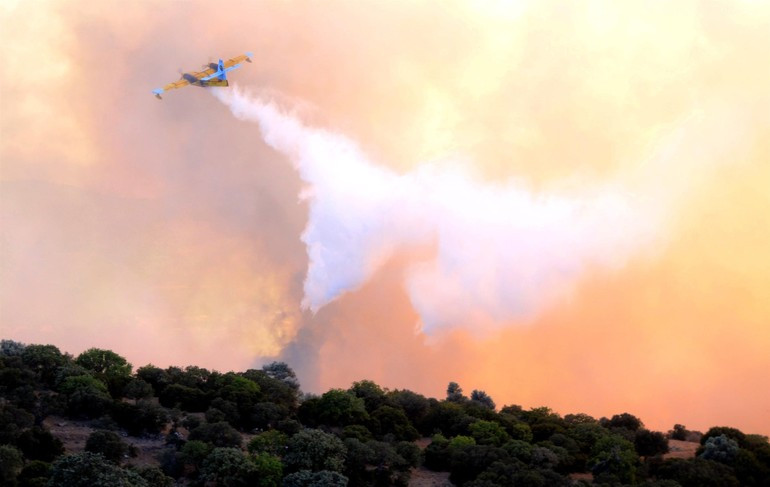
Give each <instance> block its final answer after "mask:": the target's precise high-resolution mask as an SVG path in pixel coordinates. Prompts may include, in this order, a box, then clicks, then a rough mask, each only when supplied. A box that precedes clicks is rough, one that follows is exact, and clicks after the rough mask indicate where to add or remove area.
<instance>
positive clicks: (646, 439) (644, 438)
mask: <svg viewBox="0 0 770 487" xmlns="http://www.w3.org/2000/svg"><path fill="white" fill-rule="evenodd" d="M634 448H636V452H637V453H638V454H639V455H640V456H644V457H651V456H655V455H662V454H664V453H668V440H667V439H666V437H665V435H664V434H663V433H660V432H658V431H650V430H648V429H644V428H642V429H639V430H637V432H636V436H635V438H634Z"/></svg>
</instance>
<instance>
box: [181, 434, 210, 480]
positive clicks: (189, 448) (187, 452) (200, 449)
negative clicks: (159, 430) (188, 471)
mask: <svg viewBox="0 0 770 487" xmlns="http://www.w3.org/2000/svg"><path fill="white" fill-rule="evenodd" d="M213 449H214V445H212V444H211V443H206V442H203V441H200V440H195V439H191V440H190V441H188V442H187V443H185V444H184V446H183V447H182V450H181V451H180V454H179V461H180V462H181V463H183V464H185V465H188V466H190V467H192V469H193V471H194V472H197V471H199V470H200V468H201V466H202V465H203V461H204V460H206V457H208V456H209V453H211V451H212V450H213Z"/></svg>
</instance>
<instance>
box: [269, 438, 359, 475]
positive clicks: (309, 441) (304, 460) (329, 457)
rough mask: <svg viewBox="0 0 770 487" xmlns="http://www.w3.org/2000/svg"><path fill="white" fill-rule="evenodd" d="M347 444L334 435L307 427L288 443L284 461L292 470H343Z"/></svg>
mask: <svg viewBox="0 0 770 487" xmlns="http://www.w3.org/2000/svg"><path fill="white" fill-rule="evenodd" d="M345 452H346V450H345V445H344V444H343V443H342V441H340V439H339V438H337V437H336V436H334V435H331V434H329V433H324V432H323V431H321V430H316V429H306V430H303V431H300V432H299V433H297V434H296V435H294V436H293V437H292V438H291V439H290V440H289V443H288V445H287V451H286V455H284V457H283V462H284V464H285V465H286V468H287V469H288V470H289V471H291V472H296V471H299V470H312V471H320V470H333V471H336V472H341V471H342V469H343V467H344V463H345Z"/></svg>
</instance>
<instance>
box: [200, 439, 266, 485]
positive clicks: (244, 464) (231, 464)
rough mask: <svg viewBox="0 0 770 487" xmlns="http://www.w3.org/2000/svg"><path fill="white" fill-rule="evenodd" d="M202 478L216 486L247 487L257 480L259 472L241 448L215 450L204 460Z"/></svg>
mask: <svg viewBox="0 0 770 487" xmlns="http://www.w3.org/2000/svg"><path fill="white" fill-rule="evenodd" d="M200 476H201V479H202V480H204V481H206V482H207V483H208V482H211V483H213V484H214V485H223V486H227V487H236V486H237V487H240V486H243V487H247V486H249V485H251V484H252V480H256V479H257V472H256V466H255V465H254V464H253V463H251V462H249V461H248V460H247V459H246V456H245V455H244V454H243V452H242V451H241V450H240V449H239V448H215V449H214V450H213V451H212V452H211V453H210V454H209V455H208V456H207V457H206V459H205V460H203V465H202V466H201V475H200Z"/></svg>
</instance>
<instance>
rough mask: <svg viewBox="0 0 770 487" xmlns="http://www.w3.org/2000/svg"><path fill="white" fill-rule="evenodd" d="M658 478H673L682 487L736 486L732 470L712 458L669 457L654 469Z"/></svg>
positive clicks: (736, 482)
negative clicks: (686, 458) (685, 458)
mask: <svg viewBox="0 0 770 487" xmlns="http://www.w3.org/2000/svg"><path fill="white" fill-rule="evenodd" d="M654 473H655V475H656V476H657V477H658V478H660V479H669V480H674V481H676V482H678V483H679V485H681V486H682V487H738V485H740V483H739V482H738V479H737V478H736V477H735V475H734V473H733V470H732V469H731V468H730V467H728V466H727V465H723V464H721V463H719V462H715V461H713V460H705V459H703V458H694V459H690V460H683V459H681V458H670V459H668V460H666V461H665V462H663V465H661V466H660V467H659V468H657V469H656V470H655V472H654Z"/></svg>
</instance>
